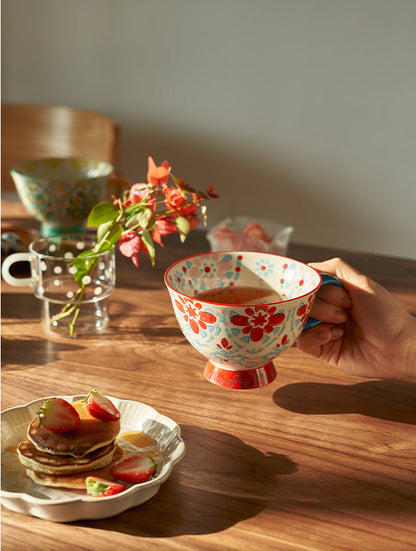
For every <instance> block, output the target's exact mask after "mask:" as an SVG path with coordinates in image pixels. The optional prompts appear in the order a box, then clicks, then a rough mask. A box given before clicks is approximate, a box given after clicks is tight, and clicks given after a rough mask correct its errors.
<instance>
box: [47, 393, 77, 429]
mask: <svg viewBox="0 0 416 551" xmlns="http://www.w3.org/2000/svg"><path fill="white" fill-rule="evenodd" d="M36 415H37V417H38V427H40V426H41V425H43V426H44V427H45V428H47V429H49V430H51V431H52V432H67V431H70V430H74V429H76V428H77V427H79V425H80V424H81V419H80V416H79V414H78V412H77V410H76V409H75V408H74V406H72V405H71V404H70V403H69V402H67V401H66V400H64V399H63V398H49V400H46V402H45V403H44V404H43V406H42V407H41V408H40V410H39V411H37V412H36Z"/></svg>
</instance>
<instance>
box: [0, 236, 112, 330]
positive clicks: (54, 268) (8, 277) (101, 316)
mask: <svg viewBox="0 0 416 551" xmlns="http://www.w3.org/2000/svg"><path fill="white" fill-rule="evenodd" d="M94 245H95V235H89V234H79V235H77V234H71V235H59V236H52V237H47V238H42V239H39V240H37V241H33V242H32V243H31V244H30V245H29V251H28V252H20V253H15V254H12V255H10V256H8V257H6V258H5V259H4V261H3V264H2V276H3V279H4V281H6V283H9V284H10V285H13V286H15V287H24V286H28V287H31V288H32V290H33V294H34V295H35V297H37V298H38V299H40V300H41V301H42V320H43V324H44V327H45V329H46V330H47V331H49V332H50V331H51V332H53V333H60V334H63V335H69V331H68V318H67V317H62V312H63V311H64V309H65V308H69V307H76V306H77V305H80V306H81V308H79V309H78V310H77V314H76V316H77V317H76V325H75V328H76V330H75V333H74V334H72V335H71V336H75V337H80V336H82V335H86V334H91V333H96V332H99V331H102V330H103V329H105V328H106V327H107V325H108V321H109V316H108V299H109V296H110V295H111V293H112V292H113V290H114V287H115V274H116V272H115V254H114V251H107V252H105V253H101V254H98V255H97V254H95V255H89V256H88V257H87V258H88V259H90V261H91V270H88V273H86V274H85V275H84V276H83V277H82V280H81V284H82V289H83V290H82V293H80V285H79V283H78V282H77V279H76V274H77V270H78V268H77V265H76V262H74V259H75V257H76V256H77V255H78V254H79V253H81V252H82V251H84V250H85V251H88V250H90V249H92V248H93V247H94ZM85 258H86V257H84V260H85ZM20 262H29V263H30V274H31V276H30V277H16V275H13V272H14V271H17V270H16V269H17V263H20ZM84 266H85V264H84Z"/></svg>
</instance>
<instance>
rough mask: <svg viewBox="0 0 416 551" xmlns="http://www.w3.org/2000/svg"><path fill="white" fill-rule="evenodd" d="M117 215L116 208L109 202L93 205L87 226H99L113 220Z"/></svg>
mask: <svg viewBox="0 0 416 551" xmlns="http://www.w3.org/2000/svg"><path fill="white" fill-rule="evenodd" d="M117 215H118V208H117V207H116V206H115V205H114V204H113V203H111V202H110V201H102V202H101V203H98V204H97V205H95V207H94V208H93V209H92V211H91V212H90V215H89V216H88V222H87V224H88V226H99V225H100V224H104V223H106V222H110V221H112V220H114V219H115V218H116V217H117Z"/></svg>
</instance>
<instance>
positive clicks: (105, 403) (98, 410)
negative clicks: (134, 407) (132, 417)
mask: <svg viewBox="0 0 416 551" xmlns="http://www.w3.org/2000/svg"><path fill="white" fill-rule="evenodd" d="M86 400H87V410H88V413H89V414H90V415H92V416H93V417H95V418H96V419H100V420H101V421H106V422H107V421H118V420H119V419H120V412H119V411H118V409H117V408H116V406H115V405H114V404H113V402H112V401H111V400H109V399H108V398H107V397H106V396H103V395H102V394H100V393H99V392H98V390H97V389H96V388H95V389H94V390H91V392H90V393H89V394H88V396H87V398H86Z"/></svg>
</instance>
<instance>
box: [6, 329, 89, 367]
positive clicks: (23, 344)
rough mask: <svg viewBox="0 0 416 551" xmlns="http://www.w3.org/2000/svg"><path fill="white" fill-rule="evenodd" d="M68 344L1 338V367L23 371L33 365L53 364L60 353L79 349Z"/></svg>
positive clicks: (35, 339)
mask: <svg viewBox="0 0 416 551" xmlns="http://www.w3.org/2000/svg"><path fill="white" fill-rule="evenodd" d="M81 348H82V347H81V346H77V345H74V344H70V343H55V342H54V343H52V342H51V341H49V340H47V339H45V340H41V339H38V338H34V339H32V338H27V339H17V338H16V339H15V338H4V337H3V338H2V339H1V367H2V369H4V370H7V369H24V368H30V367H33V366H34V365H42V364H47V363H51V362H55V361H56V360H58V359H59V356H60V353H61V352H64V351H67V350H77V349H79V350H80V349H81Z"/></svg>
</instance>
